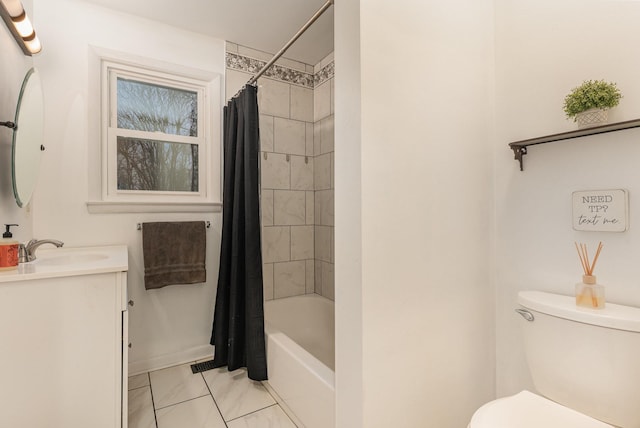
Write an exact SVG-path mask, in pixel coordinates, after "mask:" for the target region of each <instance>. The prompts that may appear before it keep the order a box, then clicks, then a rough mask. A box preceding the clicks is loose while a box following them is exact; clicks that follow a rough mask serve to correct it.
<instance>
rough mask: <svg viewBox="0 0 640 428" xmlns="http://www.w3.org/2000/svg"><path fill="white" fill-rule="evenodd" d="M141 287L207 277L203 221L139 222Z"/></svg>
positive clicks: (157, 286)
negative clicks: (141, 257) (141, 262)
mask: <svg viewBox="0 0 640 428" xmlns="http://www.w3.org/2000/svg"><path fill="white" fill-rule="evenodd" d="M142 251H143V255H144V288H145V289H147V290H150V289H152V288H161V287H164V286H166V285H171V284H195V283H199V282H205V281H206V280H207V272H206V270H205V253H206V230H205V224H204V222H203V221H185V222H158V223H143V224H142Z"/></svg>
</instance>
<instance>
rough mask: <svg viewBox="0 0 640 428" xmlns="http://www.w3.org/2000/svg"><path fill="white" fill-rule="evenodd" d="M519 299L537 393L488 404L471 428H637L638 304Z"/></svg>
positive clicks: (541, 295)
mask: <svg viewBox="0 0 640 428" xmlns="http://www.w3.org/2000/svg"><path fill="white" fill-rule="evenodd" d="M518 303H519V304H520V306H521V307H520V308H518V309H516V312H518V313H519V314H520V315H521V317H518V320H519V322H520V323H522V333H523V339H524V346H525V353H526V356H527V363H528V365H529V370H530V372H531V377H532V379H533V384H534V386H535V389H536V392H537V393H533V392H530V391H526V390H525V391H521V392H519V393H517V394H515V395H512V396H510V397H504V398H499V399H497V400H494V401H491V402H489V403H487V404H485V405H484V406H482V407H480V408H479V409H478V410H477V411H476V412H475V413H474V415H473V417H472V419H471V422H470V423H469V426H468V428H556V427H557V428H611V427H619V428H640V401H639V400H640V398H639V397H640V309H639V308H632V307H628V306H622V305H616V304H611V303H607V304H606V307H605V308H604V309H587V308H579V307H577V306H576V304H575V298H574V297H570V296H561V295H557V294H551V293H545V292H540V291H522V292H520V293H519V294H518Z"/></svg>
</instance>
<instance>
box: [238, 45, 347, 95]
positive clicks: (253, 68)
mask: <svg viewBox="0 0 640 428" xmlns="http://www.w3.org/2000/svg"><path fill="white" fill-rule="evenodd" d="M226 62H227V68H230V69H233V70H239V71H244V72H245V73H251V74H256V73H257V72H259V71H260V70H261V69H262V67H264V65H265V64H266V63H267V62H266V61H262V60H259V59H255V58H250V57H248V56H243V55H238V54H237V53H233V52H227V54H226ZM334 75H335V63H334V62H333V61H331V62H330V63H329V64H327V65H325V66H324V67H323V68H322V70H320V71H318V72H317V73H316V74H315V75H313V74H311V73H305V72H304V71H299V70H294V69H291V68H288V67H283V66H281V65H277V64H276V65H273V66H272V67H271V68H269V70H267V71H266V72H265V73H264V75H263V76H265V77H269V78H271V79H276V80H281V81H283V82H287V83H293V84H294V85H300V86H304V87H305V88H311V89H313V88H314V87H316V86H318V85H321V84H322V83H324V82H326V81H327V80H329V79H331V78H332V77H333V76H334Z"/></svg>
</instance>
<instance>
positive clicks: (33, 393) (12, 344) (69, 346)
mask: <svg viewBox="0 0 640 428" xmlns="http://www.w3.org/2000/svg"><path fill="white" fill-rule="evenodd" d="M127 259H128V256H127V247H126V246H109V247H87V248H69V249H65V248H62V249H51V250H49V249H45V248H42V249H40V250H38V254H37V259H36V260H35V261H33V262H30V263H24V264H20V265H19V267H18V269H17V270H14V271H9V272H0V403H2V411H0V427H12V428H35V427H65V428H86V427H92V428H126V426H127V406H126V402H127V394H126V391H127V349H128V347H127V344H128V337H127V321H128V320H127V269H128V260H127Z"/></svg>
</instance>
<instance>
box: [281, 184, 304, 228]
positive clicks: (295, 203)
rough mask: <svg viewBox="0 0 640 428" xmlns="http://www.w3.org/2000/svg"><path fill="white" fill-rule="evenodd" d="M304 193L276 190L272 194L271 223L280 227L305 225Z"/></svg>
mask: <svg viewBox="0 0 640 428" xmlns="http://www.w3.org/2000/svg"><path fill="white" fill-rule="evenodd" d="M306 202H307V200H306V193H305V192H301V191H297V190H276V191H275V192H274V194H273V221H274V224H276V225H280V226H285V225H286V226H291V225H304V224H305V223H306V207H305V205H306Z"/></svg>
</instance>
